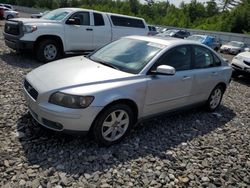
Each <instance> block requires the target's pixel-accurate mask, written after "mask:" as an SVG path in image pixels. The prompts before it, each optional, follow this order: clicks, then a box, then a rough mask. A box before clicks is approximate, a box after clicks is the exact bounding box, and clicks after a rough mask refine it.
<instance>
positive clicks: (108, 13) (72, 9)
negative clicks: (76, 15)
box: [59, 7, 144, 20]
mask: <svg viewBox="0 0 250 188" xmlns="http://www.w3.org/2000/svg"><path fill="white" fill-rule="evenodd" d="M59 9H62V10H67V11H71V12H73V11H74V12H76V11H93V12H97V13H98V12H99V13H105V14H107V15H109V16H112V15H113V16H122V17H126V18H134V19H140V20H144V19H143V18H140V17H135V16H128V15H124V14H116V13H110V12H102V11H97V10H93V9H83V8H71V7H66V8H59Z"/></svg>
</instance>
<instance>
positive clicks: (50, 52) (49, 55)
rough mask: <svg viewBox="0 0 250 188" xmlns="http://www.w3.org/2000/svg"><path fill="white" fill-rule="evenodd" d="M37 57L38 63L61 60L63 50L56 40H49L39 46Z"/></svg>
mask: <svg viewBox="0 0 250 188" xmlns="http://www.w3.org/2000/svg"><path fill="white" fill-rule="evenodd" d="M36 55H37V59H38V61H40V62H45V63H46V62H50V61H54V60H57V59H59V58H60V56H61V49H60V46H59V45H58V43H57V42H56V41H55V40H51V39H47V40H43V41H41V42H40V43H39V44H38V49H37V52H36Z"/></svg>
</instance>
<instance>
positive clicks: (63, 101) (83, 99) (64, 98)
mask: <svg viewBox="0 0 250 188" xmlns="http://www.w3.org/2000/svg"><path fill="white" fill-rule="evenodd" d="M93 100H94V97H93V96H78V95H70V94H66V93H61V92H57V93H54V94H52V95H51V96H50V99H49V102H50V103H52V104H56V105H59V106H63V107H67V108H78V109H79V108H87V107H88V106H89V105H90V104H91V103H92V101H93Z"/></svg>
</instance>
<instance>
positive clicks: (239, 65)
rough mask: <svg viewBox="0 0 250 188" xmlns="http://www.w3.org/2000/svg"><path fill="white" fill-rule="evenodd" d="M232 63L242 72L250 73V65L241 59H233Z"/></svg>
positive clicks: (233, 66) (234, 67) (236, 69)
mask: <svg viewBox="0 0 250 188" xmlns="http://www.w3.org/2000/svg"><path fill="white" fill-rule="evenodd" d="M231 65H232V68H233V69H234V70H235V71H238V72H240V73H242V74H250V66H248V65H246V64H245V63H244V62H242V61H241V60H237V59H233V60H232V64H231Z"/></svg>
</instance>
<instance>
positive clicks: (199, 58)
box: [194, 46, 214, 69]
mask: <svg viewBox="0 0 250 188" xmlns="http://www.w3.org/2000/svg"><path fill="white" fill-rule="evenodd" d="M194 59H195V62H194V68H195V69H202V68H209V67H213V66H214V64H213V63H214V59H213V55H212V54H211V52H210V51H209V50H208V49H206V48H203V47H200V46H195V47H194Z"/></svg>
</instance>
